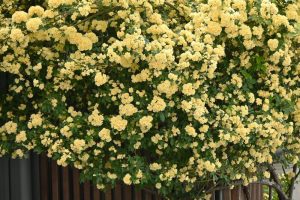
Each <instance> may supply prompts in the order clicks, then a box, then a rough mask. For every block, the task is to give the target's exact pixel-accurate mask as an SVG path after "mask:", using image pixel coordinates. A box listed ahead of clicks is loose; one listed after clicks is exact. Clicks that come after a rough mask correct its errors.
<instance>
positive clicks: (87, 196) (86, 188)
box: [83, 182, 91, 200]
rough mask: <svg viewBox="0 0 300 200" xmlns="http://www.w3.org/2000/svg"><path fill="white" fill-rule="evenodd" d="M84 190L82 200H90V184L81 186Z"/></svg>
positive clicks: (86, 183)
mask: <svg viewBox="0 0 300 200" xmlns="http://www.w3.org/2000/svg"><path fill="white" fill-rule="evenodd" d="M83 190H84V192H83V193H84V200H91V184H90V182H85V183H84V185H83Z"/></svg>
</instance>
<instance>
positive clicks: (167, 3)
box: [165, 2, 188, 22]
mask: <svg viewBox="0 0 300 200" xmlns="http://www.w3.org/2000/svg"><path fill="white" fill-rule="evenodd" d="M165 4H166V5H167V6H169V7H171V8H172V9H174V10H175V11H176V12H177V13H178V15H179V16H180V17H181V18H182V19H183V20H184V21H185V22H188V20H186V19H185V16H184V15H181V13H180V10H178V8H176V7H175V6H174V5H172V4H170V3H169V2H165Z"/></svg>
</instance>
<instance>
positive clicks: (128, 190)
mask: <svg viewBox="0 0 300 200" xmlns="http://www.w3.org/2000/svg"><path fill="white" fill-rule="evenodd" d="M123 191H124V192H123V193H124V200H132V196H131V193H132V188H131V186H128V185H124V186H123Z"/></svg>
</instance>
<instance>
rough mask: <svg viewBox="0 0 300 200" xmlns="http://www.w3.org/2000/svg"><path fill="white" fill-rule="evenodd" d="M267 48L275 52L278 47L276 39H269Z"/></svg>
mask: <svg viewBox="0 0 300 200" xmlns="http://www.w3.org/2000/svg"><path fill="white" fill-rule="evenodd" d="M268 46H269V47H270V50H271V51H275V50H276V49H277V47H278V40H277V39H269V40H268Z"/></svg>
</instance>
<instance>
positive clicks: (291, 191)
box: [288, 165, 299, 199]
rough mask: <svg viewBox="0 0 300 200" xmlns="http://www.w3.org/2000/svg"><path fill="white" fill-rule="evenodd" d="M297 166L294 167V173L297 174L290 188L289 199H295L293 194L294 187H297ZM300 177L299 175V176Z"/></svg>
mask: <svg viewBox="0 0 300 200" xmlns="http://www.w3.org/2000/svg"><path fill="white" fill-rule="evenodd" d="M297 169H298V168H297V165H294V166H293V173H294V174H295V176H294V177H293V178H292V180H291V183H290V186H289V188H288V195H289V199H292V198H293V193H294V186H295V181H296V179H297V177H296V173H297ZM298 175H299V174H298Z"/></svg>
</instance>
